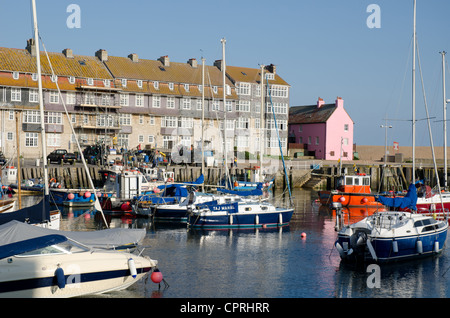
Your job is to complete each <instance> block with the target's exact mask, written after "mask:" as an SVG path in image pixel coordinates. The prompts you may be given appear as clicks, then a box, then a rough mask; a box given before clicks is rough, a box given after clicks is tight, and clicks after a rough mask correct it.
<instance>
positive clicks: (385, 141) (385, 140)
mask: <svg viewBox="0 0 450 318" xmlns="http://www.w3.org/2000/svg"><path fill="white" fill-rule="evenodd" d="M380 128H384V129H385V134H384V166H385V167H386V157H387V131H388V128H392V126H391V125H387V122H386V124H385V125H380Z"/></svg>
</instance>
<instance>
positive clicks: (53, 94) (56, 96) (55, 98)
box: [50, 92, 59, 104]
mask: <svg viewBox="0 0 450 318" xmlns="http://www.w3.org/2000/svg"><path fill="white" fill-rule="evenodd" d="M50 103H51V104H58V103H59V93H58V92H50Z"/></svg>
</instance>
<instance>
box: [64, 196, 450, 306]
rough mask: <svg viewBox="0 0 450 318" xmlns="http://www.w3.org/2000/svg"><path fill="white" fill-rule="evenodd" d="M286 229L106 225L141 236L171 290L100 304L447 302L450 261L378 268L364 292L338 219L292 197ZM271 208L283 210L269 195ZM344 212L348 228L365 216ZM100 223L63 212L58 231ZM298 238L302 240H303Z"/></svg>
mask: <svg viewBox="0 0 450 318" xmlns="http://www.w3.org/2000/svg"><path fill="white" fill-rule="evenodd" d="M293 196H294V200H293V201H294V204H295V211H294V214H293V217H292V219H291V222H290V224H289V226H286V227H283V228H269V229H246V230H240V229H233V230H202V229H187V227H186V225H184V224H176V225H170V224H168V223H153V222H152V220H151V219H150V218H136V217H122V218H117V217H114V218H112V217H108V216H107V222H108V224H109V226H110V227H111V228H118V227H121V228H145V229H146V230H147V235H146V237H145V238H144V242H143V245H145V246H147V248H146V249H145V250H144V252H143V254H144V255H148V256H150V257H151V258H153V259H157V260H158V262H159V268H160V270H161V272H162V273H163V275H164V278H165V280H166V281H167V282H168V283H169V284H170V287H169V288H166V289H161V288H159V287H158V285H155V284H154V283H153V282H151V280H150V279H147V280H142V281H139V282H138V283H137V284H135V285H133V286H131V287H130V288H129V289H127V290H126V291H122V292H116V293H112V294H110V295H107V296H105V297H124V298H126V297H146V298H149V297H165V298H185V297H186V298H196V297H205V298H218V297H224V298H239V297H250V298H258V297H265V298H280V297H284V298H298V297H317V298H335V297H337V298H387V297H389V298H409V297H416V298H428V297H449V296H450V293H449V284H450V279H449V278H450V261H449V256H450V253H449V252H448V249H445V250H444V251H443V253H442V254H441V255H440V256H435V257H429V258H426V259H423V260H416V261H408V262H403V263H396V264H388V265H382V266H381V267H380V288H370V287H369V284H368V283H367V282H368V279H370V278H371V276H370V275H371V273H370V272H369V273H368V272H367V266H364V267H359V268H358V267H353V266H349V265H346V264H343V263H341V261H340V258H339V255H338V253H337V251H336V250H335V249H334V242H335V240H336V238H337V232H336V230H335V225H336V215H335V213H334V212H333V211H331V210H329V209H327V208H324V207H322V206H321V205H320V204H317V203H316V199H317V194H316V192H315V191H309V190H302V189H295V190H294V191H293ZM271 200H272V202H275V204H285V203H287V200H288V197H287V194H286V193H284V194H283V193H276V192H275V193H274V194H273V197H272V198H271ZM367 212H368V211H366V210H364V211H363V210H349V211H348V212H347V214H346V218H345V221H346V222H352V223H353V222H357V221H359V220H360V219H362V218H364V217H365V216H367ZM101 225H102V218H101V217H99V215H98V213H95V211H89V210H73V209H72V210H70V209H68V208H67V209H65V210H63V220H62V229H67V230H80V231H85V230H96V229H99V228H101ZM302 234H304V235H302Z"/></svg>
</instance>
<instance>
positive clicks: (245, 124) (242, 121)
mask: <svg viewBox="0 0 450 318" xmlns="http://www.w3.org/2000/svg"><path fill="white" fill-rule="evenodd" d="M236 128H238V129H248V128H250V120H249V119H248V118H245V117H239V118H238V121H237V122H236Z"/></svg>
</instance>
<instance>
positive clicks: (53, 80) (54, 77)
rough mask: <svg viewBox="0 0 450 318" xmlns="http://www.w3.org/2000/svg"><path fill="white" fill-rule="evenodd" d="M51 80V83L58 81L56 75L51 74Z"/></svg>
mask: <svg viewBox="0 0 450 318" xmlns="http://www.w3.org/2000/svg"><path fill="white" fill-rule="evenodd" d="M51 80H52V82H53V83H56V82H57V81H58V75H52V77H51Z"/></svg>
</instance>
